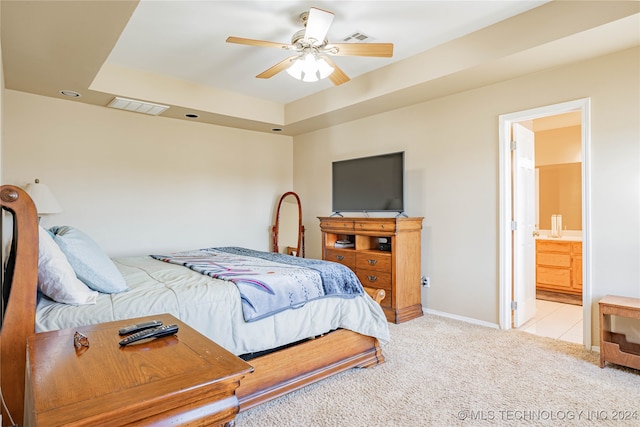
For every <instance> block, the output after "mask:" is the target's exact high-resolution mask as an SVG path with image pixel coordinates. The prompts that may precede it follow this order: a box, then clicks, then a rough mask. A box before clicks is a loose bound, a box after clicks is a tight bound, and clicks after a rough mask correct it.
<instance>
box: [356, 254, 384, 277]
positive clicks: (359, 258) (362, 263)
mask: <svg viewBox="0 0 640 427" xmlns="http://www.w3.org/2000/svg"><path fill="white" fill-rule="evenodd" d="M356 268H357V269H358V270H360V269H365V270H375V271H381V272H383V273H391V254H390V253H384V252H380V251H378V252H376V251H366V252H364V251H360V252H357V253H356Z"/></svg>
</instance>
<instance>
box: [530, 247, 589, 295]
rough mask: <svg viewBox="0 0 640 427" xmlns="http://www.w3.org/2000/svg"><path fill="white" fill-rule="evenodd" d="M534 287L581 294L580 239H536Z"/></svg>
mask: <svg viewBox="0 0 640 427" xmlns="http://www.w3.org/2000/svg"><path fill="white" fill-rule="evenodd" d="M536 289H541V290H546V291H553V292H561V293H567V294H577V295H581V294H582V241H581V240H578V239H571V238H543V237H540V238H538V239H536Z"/></svg>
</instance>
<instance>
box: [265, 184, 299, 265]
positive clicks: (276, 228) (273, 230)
mask: <svg viewBox="0 0 640 427" xmlns="http://www.w3.org/2000/svg"><path fill="white" fill-rule="evenodd" d="M287 196H293V197H295V199H296V203H297V204H298V246H297V247H296V253H295V256H297V257H302V258H304V225H302V204H301V203H300V197H299V196H298V195H297V194H296V193H294V192H293V191H288V192H286V193H284V194H283V195H282V196H281V197H280V201H279V202H278V210H277V211H276V225H274V226H273V227H272V228H271V235H272V238H273V249H272V252H280V249H279V248H278V234H279V231H280V208H281V207H282V203H284V199H285V198H287ZM289 255H292V254H289Z"/></svg>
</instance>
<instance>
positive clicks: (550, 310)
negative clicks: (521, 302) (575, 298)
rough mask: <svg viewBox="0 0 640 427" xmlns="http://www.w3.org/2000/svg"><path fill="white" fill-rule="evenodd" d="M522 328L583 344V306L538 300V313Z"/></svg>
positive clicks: (533, 332) (521, 328)
mask: <svg viewBox="0 0 640 427" xmlns="http://www.w3.org/2000/svg"><path fill="white" fill-rule="evenodd" d="M519 329H520V330H523V331H525V332H529V333H532V334H535V335H541V336H544V337H551V338H556V339H560V340H563V341H569V342H574V343H577V344H582V306H580V305H571V304H560V303H557V302H552V301H544V300H540V299H537V300H536V315H535V317H534V318H533V319H531V320H529V321H528V322H527V323H525V324H524V325H522V326H521V327H520V328H519Z"/></svg>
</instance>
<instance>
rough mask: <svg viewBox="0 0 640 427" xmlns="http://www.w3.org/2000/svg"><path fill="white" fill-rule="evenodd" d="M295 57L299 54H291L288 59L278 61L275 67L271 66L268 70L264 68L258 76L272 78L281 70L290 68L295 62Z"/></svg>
mask: <svg viewBox="0 0 640 427" xmlns="http://www.w3.org/2000/svg"><path fill="white" fill-rule="evenodd" d="M295 58H297V56H290V57H288V58H287V59H284V60H282V61H280V62H278V63H277V64H276V65H274V66H273V67H271V68H269V69H267V70H264V71H263V72H261V73H260V74H258V75H257V76H256V77H257V78H259V79H270V78H271V77H273V76H275V75H276V74H278V73H279V72H280V71H284V70H286V69H287V68H289V67H290V66H291V64H292V63H293V62H292V61H293V60H294V59H295Z"/></svg>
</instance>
